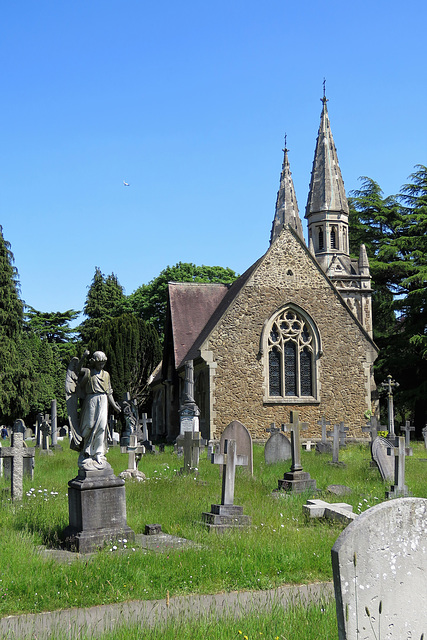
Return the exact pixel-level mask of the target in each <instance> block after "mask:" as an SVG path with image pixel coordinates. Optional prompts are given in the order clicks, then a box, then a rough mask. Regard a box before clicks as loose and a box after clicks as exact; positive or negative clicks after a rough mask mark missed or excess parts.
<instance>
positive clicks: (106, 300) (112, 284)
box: [79, 267, 125, 345]
mask: <svg viewBox="0 0 427 640" xmlns="http://www.w3.org/2000/svg"><path fill="white" fill-rule="evenodd" d="M124 300H125V294H124V291H123V287H122V286H121V284H120V282H119V281H118V278H117V276H116V275H115V274H114V273H111V274H110V275H109V276H105V275H104V274H103V273H102V272H101V270H100V269H99V267H95V275H94V276H93V280H92V284H91V285H90V287H89V291H88V294H87V296H86V303H85V306H84V308H83V313H84V314H85V316H87V319H86V320H84V321H83V322H82V324H81V325H80V328H79V331H80V336H81V339H82V341H83V343H84V344H86V345H87V344H89V342H90V341H91V340H92V337H93V335H94V333H95V332H96V330H97V329H98V328H99V327H100V326H101V324H102V323H103V321H104V320H106V319H107V318H112V317H114V316H117V315H119V314H120V313H121V309H120V304H121V303H123V302H124Z"/></svg>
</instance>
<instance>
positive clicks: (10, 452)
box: [0, 420, 35, 501]
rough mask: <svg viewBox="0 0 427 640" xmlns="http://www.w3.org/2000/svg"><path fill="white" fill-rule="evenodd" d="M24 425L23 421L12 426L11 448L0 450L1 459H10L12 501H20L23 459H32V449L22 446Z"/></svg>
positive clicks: (17, 421)
mask: <svg viewBox="0 0 427 640" xmlns="http://www.w3.org/2000/svg"><path fill="white" fill-rule="evenodd" d="M24 431H25V424H24V421H23V420H16V422H15V424H14V425H13V434H12V446H11V447H3V448H2V449H0V457H1V458H11V466H12V473H11V491H10V493H11V497H12V501H15V500H22V494H23V488H22V482H23V475H24V458H34V451H35V449H34V447H25V446H24Z"/></svg>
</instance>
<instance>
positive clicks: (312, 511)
mask: <svg viewBox="0 0 427 640" xmlns="http://www.w3.org/2000/svg"><path fill="white" fill-rule="evenodd" d="M302 512H303V514H304V515H305V516H307V517H308V518H326V519H327V520H336V521H339V522H343V523H344V524H349V523H350V522H353V520H355V519H356V518H357V513H353V507H352V506H351V504H347V503H346V502H333V503H330V502H325V500H318V499H312V500H307V503H306V504H305V505H303V507H302Z"/></svg>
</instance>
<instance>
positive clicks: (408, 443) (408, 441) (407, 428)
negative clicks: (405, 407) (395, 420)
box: [400, 420, 415, 447]
mask: <svg viewBox="0 0 427 640" xmlns="http://www.w3.org/2000/svg"><path fill="white" fill-rule="evenodd" d="M400 430H401V431H404V432H405V446H406V447H410V446H411V431H415V427H413V426H411V421H410V420H406V422H405V426H404V427H400Z"/></svg>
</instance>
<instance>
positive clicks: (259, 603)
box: [0, 582, 334, 640]
mask: <svg viewBox="0 0 427 640" xmlns="http://www.w3.org/2000/svg"><path fill="white" fill-rule="evenodd" d="M333 598H334V588H333V584H332V582H319V583H313V584H308V585H296V586H285V587H279V588H277V589H270V590H268V591H236V592H232V593H220V594H215V595H205V596H200V595H195V596H178V597H175V598H170V599H163V600H147V601H141V600H137V601H133V602H122V603H118V604H111V605H102V606H98V607H90V608H87V609H66V610H62V611H52V612H46V613H37V614H26V615H21V616H9V617H7V618H1V619H0V638H4V639H5V640H6V639H8V640H27V639H30V638H37V639H38V640H42V639H43V638H52V637H55V638H56V637H57V638H61V639H62V638H64V639H65V638H73V639H74V638H76V637H78V636H80V635H81V634H82V633H84V634H85V636H84V637H88V638H91V637H94V638H96V637H98V635H99V634H101V633H104V632H107V631H110V630H114V629H115V628H118V627H121V626H123V625H124V624H126V626H128V625H129V626H130V625H133V624H138V625H140V626H141V630H142V629H143V628H144V627H145V628H148V627H155V626H156V625H158V624H162V623H165V622H167V621H168V620H171V619H174V618H179V619H180V620H182V619H183V618H193V619H194V618H201V617H203V616H208V615H209V616H211V615H214V616H215V617H222V616H225V615H227V616H229V615H234V616H235V617H236V618H240V617H243V616H245V615H248V614H249V613H253V612H256V611H257V610H260V611H268V610H270V609H271V608H272V607H273V606H280V607H283V608H284V609H286V608H287V607H289V606H292V605H298V604H301V605H303V606H306V605H308V604H311V603H314V604H315V603H319V605H320V604H324V603H326V602H328V601H330V600H332V599H333ZM53 633H54V636H52V634H53Z"/></svg>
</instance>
